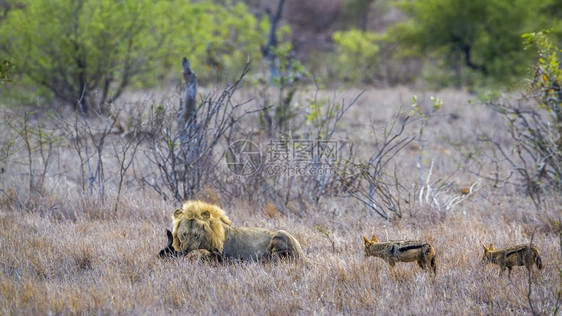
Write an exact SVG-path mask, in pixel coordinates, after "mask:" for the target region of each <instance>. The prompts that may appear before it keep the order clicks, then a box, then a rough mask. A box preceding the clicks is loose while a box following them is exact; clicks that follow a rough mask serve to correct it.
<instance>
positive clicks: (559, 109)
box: [523, 31, 562, 189]
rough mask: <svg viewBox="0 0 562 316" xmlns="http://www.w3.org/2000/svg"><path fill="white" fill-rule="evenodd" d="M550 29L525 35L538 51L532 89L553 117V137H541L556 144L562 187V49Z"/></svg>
mask: <svg viewBox="0 0 562 316" xmlns="http://www.w3.org/2000/svg"><path fill="white" fill-rule="evenodd" d="M549 33H550V32H549V31H543V32H537V33H527V34H524V35H523V38H524V39H525V44H526V45H527V47H529V48H535V49H536V51H537V53H538V56H537V63H536V66H535V77H534V78H533V79H534V80H533V81H532V84H531V89H532V90H533V91H534V92H539V95H540V101H541V104H542V107H543V108H544V109H545V110H546V111H547V112H548V114H549V117H550V125H551V126H552V131H551V132H550V135H549V136H550V141H549V142H545V141H542V140H541V143H550V144H551V145H552V146H553V147H554V148H551V149H550V150H549V152H551V155H554V156H555V157H556V159H557V161H558V163H557V164H556V165H557V168H558V181H559V188H560V189H562V163H560V161H562V89H561V83H562V68H561V66H560V59H559V57H560V53H561V52H562V50H561V49H560V48H559V47H557V46H556V45H554V44H553V43H552V42H551V36H549ZM537 145H538V144H537ZM539 147H540V146H539Z"/></svg>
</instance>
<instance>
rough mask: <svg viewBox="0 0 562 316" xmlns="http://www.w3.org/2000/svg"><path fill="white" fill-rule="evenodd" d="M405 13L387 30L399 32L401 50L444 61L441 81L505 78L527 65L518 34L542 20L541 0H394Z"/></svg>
mask: <svg viewBox="0 0 562 316" xmlns="http://www.w3.org/2000/svg"><path fill="white" fill-rule="evenodd" d="M397 6H398V7H399V8H400V9H402V11H403V12H405V14H406V15H407V16H408V17H409V20H407V21H406V22H401V23H399V24H397V25H395V26H393V27H391V28H390V29H389V30H388V34H389V35H390V37H391V38H399V37H401V36H404V37H405V41H406V45H403V46H406V47H407V48H406V49H407V50H409V51H410V53H412V52H416V51H417V52H418V55H419V56H424V55H425V56H432V57H435V58H436V59H438V60H444V61H445V65H444V66H446V67H445V68H447V69H452V70H453V71H452V72H451V73H445V74H444V75H446V76H449V77H452V78H448V79H445V80H444V81H447V82H451V80H450V79H455V81H454V82H455V83H456V84H469V85H473V84H477V83H478V81H479V80H482V79H489V80H487V81H484V82H482V81H481V82H480V83H481V84H482V83H494V84H497V83H510V82H512V81H513V80H514V79H517V78H520V77H521V76H522V75H524V74H525V73H526V71H527V70H528V67H527V65H528V62H529V61H530V60H531V54H530V53H529V52H528V51H525V50H524V49H523V44H522V43H521V40H520V35H521V34H522V33H524V32H526V31H529V30H532V29H534V28H536V27H540V26H541V25H544V24H545V23H547V19H546V18H544V16H543V15H542V14H541V12H540V11H541V8H542V7H543V6H544V1H542V0H514V1H512V0H470V1H468V0H462V1H458V0H425V1H407V0H403V1H399V2H397Z"/></svg>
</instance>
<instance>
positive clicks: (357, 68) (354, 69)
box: [333, 30, 380, 83]
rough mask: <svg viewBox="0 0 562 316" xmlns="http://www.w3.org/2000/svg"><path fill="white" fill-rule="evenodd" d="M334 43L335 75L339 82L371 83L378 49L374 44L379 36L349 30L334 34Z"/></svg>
mask: <svg viewBox="0 0 562 316" xmlns="http://www.w3.org/2000/svg"><path fill="white" fill-rule="evenodd" d="M333 39H334V42H335V43H336V45H337V52H338V59H337V61H338V65H337V67H336V68H337V73H338V77H339V79H341V80H346V81H351V82H356V81H362V82H367V83H368V82H371V81H372V80H373V78H372V73H373V70H374V68H375V67H376V66H377V59H376V57H377V53H378V52H379V50H380V47H379V46H378V45H377V44H376V41H377V40H380V35H378V34H376V33H373V32H367V31H366V32H363V31H359V30H350V31H345V32H335V33H334V35H333Z"/></svg>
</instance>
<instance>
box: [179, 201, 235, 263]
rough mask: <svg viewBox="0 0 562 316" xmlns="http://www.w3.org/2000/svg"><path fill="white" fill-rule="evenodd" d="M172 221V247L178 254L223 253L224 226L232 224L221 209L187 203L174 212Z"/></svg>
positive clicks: (213, 206) (201, 203) (208, 205)
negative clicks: (192, 252)
mask: <svg viewBox="0 0 562 316" xmlns="http://www.w3.org/2000/svg"><path fill="white" fill-rule="evenodd" d="M172 219H173V227H174V228H173V231H172V238H173V242H172V246H173V247H174V249H175V250H176V251H178V252H188V251H191V250H195V249H207V250H209V251H211V250H215V249H216V250H218V251H219V252H222V250H223V244H224V240H225V228H224V225H227V226H230V225H231V224H232V222H231V221H230V219H229V218H228V217H227V216H226V214H225V213H224V211H223V210H222V209H221V208H220V207H218V206H216V205H213V204H208V203H205V202H201V201H187V202H185V203H184V204H183V205H182V207H181V208H179V209H177V210H176V211H175V212H174V216H173V217H172Z"/></svg>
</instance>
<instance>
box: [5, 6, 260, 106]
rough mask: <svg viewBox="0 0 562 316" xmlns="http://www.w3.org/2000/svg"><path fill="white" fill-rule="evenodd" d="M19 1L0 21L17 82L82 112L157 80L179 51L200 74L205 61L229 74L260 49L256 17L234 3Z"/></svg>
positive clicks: (178, 57)
mask: <svg viewBox="0 0 562 316" xmlns="http://www.w3.org/2000/svg"><path fill="white" fill-rule="evenodd" d="M19 3H20V5H18V7H17V9H13V10H11V11H9V12H8V13H7V16H6V17H5V19H4V20H2V22H1V24H0V50H1V51H2V52H3V53H5V54H6V55H7V56H9V57H10V58H12V59H13V60H14V63H15V64H16V65H17V66H18V67H17V69H18V72H19V73H20V74H22V77H21V78H22V80H21V81H19V82H17V83H18V84H20V85H27V86H29V87H31V88H33V90H34V91H36V92H37V93H39V94H43V95H46V96H54V97H55V98H56V99H58V100H60V101H62V102H63V103H65V104H71V105H74V106H75V107H80V109H81V110H82V111H84V112H87V111H88V110H89V109H90V107H91V106H102V107H104V106H105V105H106V104H107V102H110V101H112V100H114V99H116V98H118V97H119V96H120V95H121V94H122V92H123V90H124V89H125V88H126V87H128V86H130V85H137V86H139V85H144V86H146V85H154V84H156V83H157V82H158V81H161V80H162V79H164V78H166V75H167V73H168V72H170V69H171V67H172V65H177V63H178V62H179V60H181V57H182V56H188V57H189V58H190V60H191V61H192V63H193V64H194V66H195V68H196V69H199V70H200V71H201V74H199V77H200V78H202V79H205V77H206V76H205V75H204V74H205V73H211V71H210V70H211V66H208V67H203V66H204V65H207V64H208V65H213V66H214V68H217V71H226V72H227V73H228V70H229V69H236V70H238V68H241V67H242V66H243V65H244V63H245V62H246V60H247V56H248V55H253V56H257V54H259V44H260V36H258V35H259V27H258V22H257V21H256V19H255V18H254V16H253V15H251V14H250V13H249V11H248V8H247V7H246V6H245V5H244V4H241V3H239V4H236V5H218V4H214V3H213V2H212V1H198V2H196V3H191V2H190V1H182V0H170V1H150V0H124V1H114V0H21V1H19ZM211 57H213V58H214V59H215V60H214V61H213V60H211V59H213V58H211ZM211 76H212V75H209V76H207V78H209V77H211ZM14 84H16V82H14ZM102 109H103V108H102Z"/></svg>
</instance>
